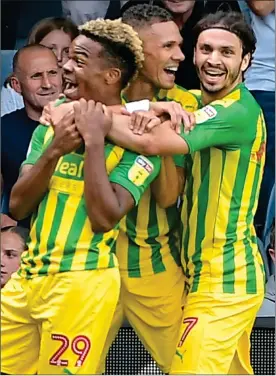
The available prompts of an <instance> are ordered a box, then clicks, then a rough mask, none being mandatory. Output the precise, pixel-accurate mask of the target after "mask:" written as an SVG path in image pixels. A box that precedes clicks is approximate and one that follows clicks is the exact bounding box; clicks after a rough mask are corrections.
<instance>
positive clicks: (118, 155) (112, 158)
mask: <svg viewBox="0 0 276 376" xmlns="http://www.w3.org/2000/svg"><path fill="white" fill-rule="evenodd" d="M124 152H125V150H124V149H122V148H121V147H120V146H114V147H113V149H112V150H111V152H110V154H109V155H108V157H107V159H106V162H105V163H106V170H107V173H108V174H110V172H111V171H112V170H113V169H114V168H115V167H116V166H117V165H118V164H119V162H120V160H121V159H122V157H123V155H124Z"/></svg>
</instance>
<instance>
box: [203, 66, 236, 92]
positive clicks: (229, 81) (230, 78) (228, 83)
mask: <svg viewBox="0 0 276 376" xmlns="http://www.w3.org/2000/svg"><path fill="white" fill-rule="evenodd" d="M241 65H242V62H241V63H240V65H239V66H238V68H237V69H235V70H233V71H232V72H229V71H226V73H225V77H226V78H225V80H224V83H225V84H224V85H223V86H220V87H218V88H216V87H215V85H214V87H213V88H212V87H211V85H209V87H207V86H205V85H204V82H203V81H202V80H201V79H200V71H199V69H198V68H197V67H196V71H197V74H198V77H199V80H200V85H201V88H202V90H204V91H205V92H206V93H207V94H210V95H212V94H218V93H220V92H221V91H224V90H227V88H228V87H232V86H234V85H233V84H234V83H235V82H238V78H239V76H240V74H241Z"/></svg>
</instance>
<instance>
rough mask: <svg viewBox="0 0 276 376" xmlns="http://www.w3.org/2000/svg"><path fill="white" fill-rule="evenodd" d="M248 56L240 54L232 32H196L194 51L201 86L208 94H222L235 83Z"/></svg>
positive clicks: (246, 64)
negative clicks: (197, 34)
mask: <svg viewBox="0 0 276 376" xmlns="http://www.w3.org/2000/svg"><path fill="white" fill-rule="evenodd" d="M249 61H250V55H249V54H247V55H245V56H244V57H242V43H241V41H240V39H239V38H238V37H237V36H236V35H235V34H233V33H231V32H229V31H226V30H221V29H208V30H205V31H203V32H201V33H200V35H199V37H198V40H197V44H196V48H195V54H194V63H195V65H196V69H197V73H198V77H199V79H200V83H201V89H202V91H203V92H206V93H207V94H209V95H212V96H217V95H219V96H224V95H226V93H228V92H230V91H231V90H232V89H233V88H234V87H235V86H236V85H237V84H238V83H239V82H242V73H243V72H244V71H245V70H246V69H247V67H248V64H249Z"/></svg>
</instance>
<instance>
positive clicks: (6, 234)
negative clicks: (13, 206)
mask: <svg viewBox="0 0 276 376" xmlns="http://www.w3.org/2000/svg"><path fill="white" fill-rule="evenodd" d="M28 236H29V231H28V230H27V229H26V228H24V227H20V226H7V227H3V228H1V288H2V287H4V286H5V284H6V283H7V282H8V280H9V279H10V277H11V275H12V273H14V272H16V271H17V270H18V268H19V265H20V258H21V254H22V252H23V251H25V249H26V242H27V239H28Z"/></svg>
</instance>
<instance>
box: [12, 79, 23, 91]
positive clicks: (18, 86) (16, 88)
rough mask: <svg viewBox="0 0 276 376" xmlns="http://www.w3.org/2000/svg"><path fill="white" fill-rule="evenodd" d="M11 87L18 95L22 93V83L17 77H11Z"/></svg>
mask: <svg viewBox="0 0 276 376" xmlns="http://www.w3.org/2000/svg"><path fill="white" fill-rule="evenodd" d="M10 85H11V87H12V88H13V90H14V91H16V92H17V93H18V94H21V93H22V90H21V84H20V81H19V79H18V78H17V77H16V76H11V77H10Z"/></svg>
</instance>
